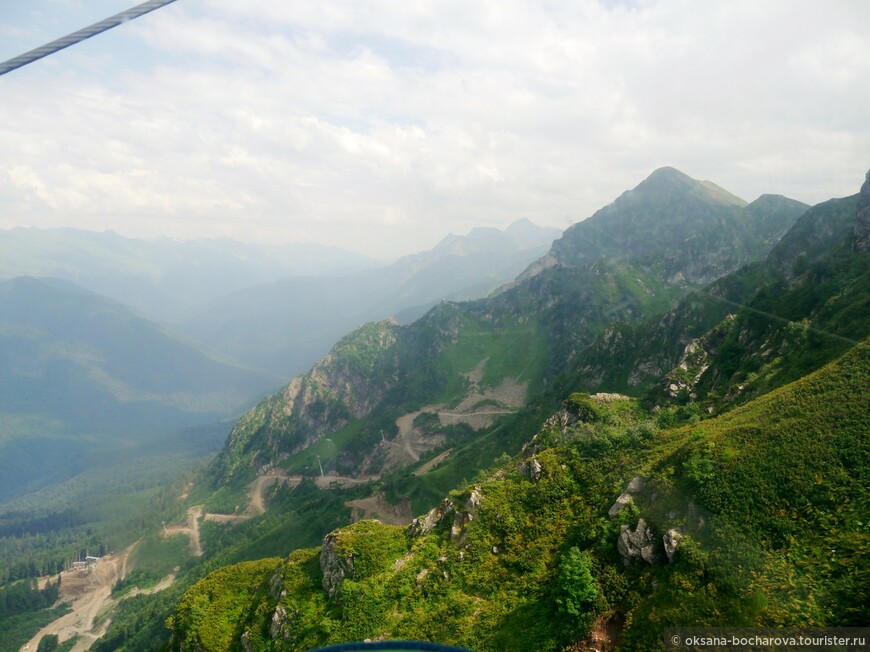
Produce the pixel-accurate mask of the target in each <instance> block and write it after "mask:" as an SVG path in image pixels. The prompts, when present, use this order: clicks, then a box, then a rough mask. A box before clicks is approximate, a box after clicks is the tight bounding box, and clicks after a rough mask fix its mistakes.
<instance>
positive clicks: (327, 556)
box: [320, 532, 353, 598]
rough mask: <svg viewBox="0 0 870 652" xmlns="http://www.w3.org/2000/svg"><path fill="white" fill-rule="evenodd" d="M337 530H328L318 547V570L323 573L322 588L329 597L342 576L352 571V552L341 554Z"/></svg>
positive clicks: (337, 586)
mask: <svg viewBox="0 0 870 652" xmlns="http://www.w3.org/2000/svg"><path fill="white" fill-rule="evenodd" d="M338 537H339V534H338V533H337V532H330V533H329V534H327V535H326V536H325V537H323V544H322V545H321V547H320V571H321V572H322V573H323V581H322V584H323V590H324V591H326V593H327V595H328V596H329V597H330V598H331V597H332V596H334V595H335V594H336V593H337V592H338V589H339V588H341V583H342V582H343V581H344V578H345V577H347V576H348V575H351V574H352V573H353V553H350V554H348V555H347V556H343V555H342V554H340V552H339V550H338Z"/></svg>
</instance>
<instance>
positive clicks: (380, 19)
mask: <svg viewBox="0 0 870 652" xmlns="http://www.w3.org/2000/svg"><path fill="white" fill-rule="evenodd" d="M0 24H3V25H7V21H2V20H0ZM866 24H870V9H868V5H867V4H866V3H863V2H860V1H856V2H834V3H827V4H825V5H819V4H818V3H811V2H785V1H779V0H770V1H769V2H765V3H757V2H752V3H749V2H741V1H737V2H729V3H697V2H689V1H688V0H664V1H662V2H652V1H650V2H638V3H614V2H608V3H606V4H599V3H597V2H592V1H582V2H572V3H556V2H550V3H540V2H521V1H519V0H505V1H503V2H487V1H481V2H476V3H467V2H458V1H454V0H443V1H442V2H438V3H432V2H423V1H410V2H405V3H394V2H387V1H385V0H370V1H367V2H354V3H350V2H316V3H315V2H293V3H285V2H274V1H271V0H255V1H249V2H245V3H239V2H236V1H235V0H202V1H201V2H198V3H195V2H191V3H189V4H188V3H182V2H179V3H176V4H174V5H170V7H167V8H166V9H162V10H160V11H158V12H155V13H154V14H151V15H149V16H148V17H146V18H143V19H141V20H140V21H138V22H137V23H132V24H131V25H129V26H125V27H124V28H122V29H124V30H127V31H126V33H124V34H122V35H121V36H123V39H126V42H127V44H129V43H130V40H131V39H132V40H134V41H139V42H141V43H142V44H144V45H146V46H147V48H148V49H143V48H141V47H140V48H138V49H136V50H135V51H136V53H137V54H136V55H135V56H132V55H131V56H130V57H127V55H125V54H124V51H123V50H122V49H120V46H119V43H121V37H120V36H115V37H113V38H115V39H116V40H114V41H113V40H110V39H108V38H107V39H106V40H105V41H104V47H105V48H106V49H107V51H106V52H105V53H102V54H104V55H105V56H104V57H103V59H102V60H101V59H100V56H101V51H100V49H99V47H98V45H97V44H96V40H95V43H94V44H93V45H91V46H89V47H90V48H91V49H89V50H87V51H84V50H83V51H82V52H81V53H79V54H77V53H74V52H72V51H70V54H68V55H64V56H65V58H64V59H59V58H58V60H56V61H54V62H52V65H45V64H39V65H40V66H41V67H40V68H36V67H34V68H32V69H24V70H22V71H20V72H21V73H23V74H20V73H15V75H16V76H14V77H13V76H12V75H9V76H7V77H5V78H0V144H2V147H0V208H2V211H3V215H2V216H0V224H5V225H9V224H10V223H30V224H37V225H59V224H71V225H77V226H81V227H84V228H114V229H116V230H118V231H120V232H122V233H131V234H138V235H148V234H156V233H167V234H169V235H173V236H177V237H193V236H197V235H206V236H207V235H228V236H233V237H237V238H240V239H259V240H267V241H275V240H289V239H309V240H318V241H323V242H330V243H334V244H338V245H340V246H345V247H348V248H352V249H361V250H365V251H368V252H371V253H377V254H381V255H384V254H388V253H390V252H393V253H395V254H400V253H406V252H408V251H411V250H416V249H421V248H424V247H427V246H431V245H432V244H433V243H434V242H435V241H437V240H438V239H439V238H440V237H441V236H442V235H443V234H444V233H445V232H447V231H453V232H465V231H467V230H468V229H470V228H471V227H472V226H474V225H477V224H492V225H499V226H502V225H506V224H507V223H509V222H510V221H513V220H515V219H519V218H521V217H529V218H531V219H533V220H534V221H537V222H539V223H542V224H550V225H555V226H560V227H565V226H567V225H568V224H570V223H571V222H574V221H577V220H579V219H582V218H584V217H587V216H588V215H590V214H591V213H592V212H594V211H595V210H596V209H597V208H600V207H601V206H602V205H604V204H605V203H608V202H609V201H611V200H612V199H613V198H614V197H615V196H616V195H618V194H619V193H620V192H621V191H623V190H625V189H626V188H627V187H630V186H632V185H634V184H636V183H638V182H639V181H640V180H641V179H642V178H643V177H644V176H645V175H647V174H648V173H649V172H651V171H652V170H653V169H654V168H656V167H658V166H660V165H665V164H669V165H674V166H676V167H678V168H680V169H683V170H684V171H685V172H687V173H688V174H690V175H692V176H696V177H698V178H710V179H712V180H714V181H716V182H717V183H719V184H720V185H723V186H724V187H726V188H728V189H729V190H732V191H733V192H735V193H736V194H739V195H742V196H744V197H745V198H747V199H750V200H751V199H753V198H754V197H755V196H757V195H758V194H760V193H762V192H778V193H782V194H787V195H790V196H793V197H795V198H797V199H802V200H804V201H808V202H814V201H820V200H823V199H827V198H828V197H830V196H833V195H844V194H850V193H852V192H855V191H856V190H857V187H858V185H859V183H860V181H861V179H862V178H863V172H864V171H865V169H866V167H868V165H870V162H868V159H870V156H868V154H870V127H868V125H867V121H866V116H867V115H868V114H870V95H868V89H867V85H866V84H863V83H862V82H861V80H863V79H867V78H868V73H870V57H868V56H867V55H868V52H870V37H868V35H867V34H866V31H865V30H862V29H861V27H862V26H863V25H866ZM22 29H23V28H22ZM98 38H103V37H98ZM109 55H111V56H109ZM57 56H58V57H60V56H61V55H57ZM4 173H5V174H4Z"/></svg>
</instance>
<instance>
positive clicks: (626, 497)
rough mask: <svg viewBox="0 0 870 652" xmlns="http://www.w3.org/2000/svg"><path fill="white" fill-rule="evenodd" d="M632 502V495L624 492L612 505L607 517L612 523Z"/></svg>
mask: <svg viewBox="0 0 870 652" xmlns="http://www.w3.org/2000/svg"><path fill="white" fill-rule="evenodd" d="M631 502H632V499H631V494H629V493H626V492H622V493H621V494H619V497H618V498H617V499H616V502H615V503H613V505H611V507H610V510H609V511H608V512H607V516H608V517H609V518H610V520H611V521H612V520H613V519H615V518H616V517H617V516H619V514H620V513H621V512H622V510H623V509H625V508H626V507H627V506H628V505H629V504H630V503H631Z"/></svg>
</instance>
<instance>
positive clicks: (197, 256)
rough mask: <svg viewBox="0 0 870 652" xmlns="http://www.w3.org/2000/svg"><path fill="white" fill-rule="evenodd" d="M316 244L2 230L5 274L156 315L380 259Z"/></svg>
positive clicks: (169, 315) (177, 315)
mask: <svg viewBox="0 0 870 652" xmlns="http://www.w3.org/2000/svg"><path fill="white" fill-rule="evenodd" d="M376 264H377V263H376V262H375V261H373V260H371V259H368V258H366V257H364V256H361V255H359V254H353V253H350V252H348V251H344V250H342V249H338V248H336V247H326V246H323V245H318V244H288V245H274V246H270V245H258V244H245V243H241V242H237V241H234V240H228V239H211V240H209V239H200V240H184V241H180V240H173V239H170V238H157V239H154V240H140V239H134V238H126V237H123V236H120V235H118V234H117V233H114V232H112V231H105V232H102V233H93V232H90V231H80V230H76V229H34V228H15V229H11V230H8V231H3V230H0V280H3V279H11V278H15V277H17V276H33V277H51V278H61V279H65V280H67V281H72V282H73V283H75V284H77V285H80V286H81V287H84V288H87V289H89V290H93V291H94V292H97V293H99V294H103V295H105V296H107V297H110V298H112V299H116V300H117V301H120V302H122V303H125V304H127V305H128V306H131V307H133V308H135V309H136V310H138V311H140V312H141V313H143V314H144V315H146V316H148V317H150V318H151V319H157V320H160V321H170V322H175V321H178V320H180V319H183V318H184V317H186V316H189V315H190V314H191V312H192V311H193V310H194V309H196V308H197V307H199V306H202V305H203V304H205V303H207V302H209V301H212V300H214V299H216V298H218V297H219V296H222V295H224V294H227V293H229V292H233V291H236V290H240V289H243V288H247V287H251V286H253V285H258V284H261V283H268V282H270V281H275V280H277V279H280V278H284V277H286V276H338V275H342V274H348V273H351V272H355V271H359V270H362V269H366V268H369V267H373V266H375V265H376Z"/></svg>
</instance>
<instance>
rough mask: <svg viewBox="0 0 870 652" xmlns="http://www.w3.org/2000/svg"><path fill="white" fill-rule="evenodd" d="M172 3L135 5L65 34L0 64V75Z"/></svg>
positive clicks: (163, 0)
mask: <svg viewBox="0 0 870 652" xmlns="http://www.w3.org/2000/svg"><path fill="white" fill-rule="evenodd" d="M173 2H175V0H148V2H143V3H142V4H140V5H136V6H135V7H133V8H132V9H127V10H126V11H122V12H121V13H119V14H115V15H114V16H111V17H109V18H106V19H105V20H101V21H100V22H98V23H94V24H93V25H91V26H90V27H85V28H84V29H80V30H78V31H76V32H73V33H72V34H67V35H66V36H64V37H62V38H59V39H57V40H55V41H52V42H51V43H46V44H45V45H43V46H40V47H38V48H36V49H35V50H30V51H29V52H25V53H24V54H20V55H18V56H17V57H14V58H12V59H9V60H8V61H4V62H3V63H0V75H5V74H6V73H7V72H11V71H13V70H16V69H17V68H21V67H22V66H26V65H27V64H28V63H33V62H34V61H38V60H39V59H42V58H43V57H47V56H48V55H49V54H54V53H55V52H57V51H58V50H63V49H64V48H68V47H69V46H71V45H75V44H76V43H79V42H81V41H84V40H85V39H89V38H91V37H92V36H96V35H97V34H101V33H103V32H105V31H106V30H109V29H112V28H113V27H117V26H118V25H121V24H123V23H126V22H128V21H130V20H133V19H134V18H138V17H139V16H142V15H144V14H147V13H148V12H151V11H154V10H155V9H160V8H161V7H165V6H166V5H168V4H170V3H173Z"/></svg>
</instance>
